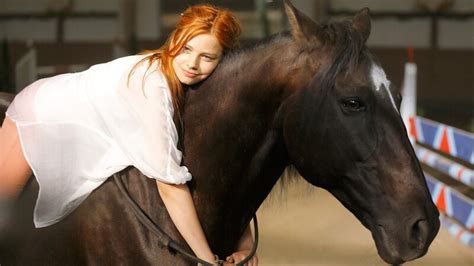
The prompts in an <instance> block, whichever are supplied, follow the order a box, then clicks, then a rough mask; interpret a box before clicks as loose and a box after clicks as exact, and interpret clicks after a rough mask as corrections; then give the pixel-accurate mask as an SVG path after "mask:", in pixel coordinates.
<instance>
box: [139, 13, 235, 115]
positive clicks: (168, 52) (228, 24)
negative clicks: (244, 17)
mask: <svg viewBox="0 0 474 266" xmlns="http://www.w3.org/2000/svg"><path fill="white" fill-rule="evenodd" d="M206 33H207V34H213V35H214V36H215V37H216V38H217V40H218V41H219V44H220V45H221V46H222V48H223V51H224V53H226V52H227V51H228V50H229V49H231V48H233V47H235V46H236V45H237V39H238V37H239V36H240V33H241V28H240V23H239V21H238V20H237V18H236V17H235V16H234V15H233V14H232V13H231V12H230V11H229V10H227V9H225V8H220V7H216V6H213V5H196V6H191V7H188V8H187V9H186V10H185V11H184V12H183V13H181V18H180V20H179V21H178V23H177V24H176V29H175V30H174V31H173V32H172V33H171V34H170V36H169V37H168V39H167V40H166V42H165V44H164V45H163V46H161V47H160V48H159V49H156V50H149V51H145V52H144V53H145V54H149V55H148V56H147V57H145V58H144V59H143V60H142V61H140V62H139V63H138V64H137V65H139V64H141V63H143V62H148V67H150V66H152V65H153V63H154V62H158V63H159V64H158V65H159V67H160V70H161V71H162V72H163V74H164V76H165V78H166V81H167V82H168V86H169V89H170V92H171V98H172V99H173V107H174V110H175V112H174V114H175V122H176V118H177V117H179V116H180V111H181V110H180V109H181V99H182V97H183V86H182V84H181V82H180V81H179V80H178V77H177V76H176V74H175V72H174V69H173V59H174V57H176V56H177V55H179V53H180V52H181V50H182V49H183V47H184V45H186V43H188V42H189V41H190V40H191V39H192V38H194V37H196V36H197V35H200V34H206ZM132 73H133V69H132V71H131V72H130V74H132Z"/></svg>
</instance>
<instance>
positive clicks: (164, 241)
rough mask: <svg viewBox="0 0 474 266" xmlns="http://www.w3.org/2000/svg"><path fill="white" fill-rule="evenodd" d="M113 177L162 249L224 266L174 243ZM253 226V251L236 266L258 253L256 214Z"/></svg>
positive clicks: (205, 262) (119, 181)
mask: <svg viewBox="0 0 474 266" xmlns="http://www.w3.org/2000/svg"><path fill="white" fill-rule="evenodd" d="M113 177H114V181H115V184H116V185H117V187H118V188H119V190H120V192H121V193H122V195H123V196H124V197H125V199H126V200H127V202H128V203H129V206H130V207H131V208H132V211H133V212H134V213H135V216H136V217H137V219H138V221H140V222H141V223H142V224H143V225H144V226H145V227H146V228H148V230H150V231H151V232H152V233H153V234H154V235H155V236H156V237H158V240H159V242H160V244H161V246H162V247H166V248H168V249H170V250H174V251H175V252H177V253H180V254H181V255H183V256H184V257H186V258H187V259H188V260H190V261H192V262H194V263H198V264H200V265H215V264H217V265H223V264H224V261H223V260H219V259H217V261H216V262H215V263H210V262H207V261H205V260H202V259H200V258H198V257H196V256H194V255H193V254H190V253H189V252H187V251H186V249H185V248H183V247H181V246H180V245H179V244H178V243H177V242H176V241H174V240H173V239H172V238H171V237H170V236H168V235H167V234H166V233H165V232H164V231H163V230H162V229H161V228H160V227H159V226H158V225H157V224H155V223H154V222H153V221H152V220H151V219H150V217H148V215H147V214H146V213H145V212H144V211H143V209H142V208H140V206H138V204H137V203H136V202H135V200H133V199H132V197H131V196H130V194H129V193H128V191H127V189H126V188H125V185H124V184H123V181H122V179H121V178H120V176H119V175H118V174H117V173H116V174H114V175H113ZM253 225H254V230H255V241H254V244H253V247H252V251H251V252H250V254H249V255H248V256H247V257H246V258H245V259H244V260H242V261H240V262H239V263H237V264H236V265H244V264H245V263H247V262H248V261H249V260H251V259H252V257H253V256H254V255H255V253H256V252H257V246H258V223H257V216H256V215H255V214H254V215H253Z"/></svg>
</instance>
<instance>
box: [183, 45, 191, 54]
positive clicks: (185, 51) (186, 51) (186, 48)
mask: <svg viewBox="0 0 474 266" xmlns="http://www.w3.org/2000/svg"><path fill="white" fill-rule="evenodd" d="M190 51H191V49H189V47H186V46H184V47H183V49H182V52H183V53H189V52H190Z"/></svg>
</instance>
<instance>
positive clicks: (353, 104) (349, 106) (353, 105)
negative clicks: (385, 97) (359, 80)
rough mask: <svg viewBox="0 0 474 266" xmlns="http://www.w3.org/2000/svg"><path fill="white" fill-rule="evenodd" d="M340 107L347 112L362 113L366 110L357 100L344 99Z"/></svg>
mask: <svg viewBox="0 0 474 266" xmlns="http://www.w3.org/2000/svg"><path fill="white" fill-rule="evenodd" d="M342 107H344V110H346V111H349V112H362V111H365V109H366V108H365V104H364V103H363V102H362V101H361V100H359V99H357V98H349V99H344V100H343V101H342Z"/></svg>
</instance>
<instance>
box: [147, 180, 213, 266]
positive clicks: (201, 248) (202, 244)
mask: <svg viewBox="0 0 474 266" xmlns="http://www.w3.org/2000/svg"><path fill="white" fill-rule="evenodd" d="M156 185H157V187H158V191H159V193H160V196H161V198H162V199H163V202H164V204H165V206H166V209H167V210H168V213H169V214H170V216H171V220H173V223H174V224H175V226H176V228H178V231H179V232H180V233H181V235H182V236H183V238H184V240H186V243H188V245H189V246H190V247H191V249H192V250H193V251H194V253H195V254H196V256H198V257H199V258H200V259H203V260H205V261H208V262H211V263H214V261H215V258H214V255H213V253H212V251H211V249H210V247H209V244H208V243H207V240H206V237H205V236H204V231H203V230H202V227H201V223H200V222H199V219H198V216H197V213H196V208H195V207H194V202H193V199H192V197H191V193H190V192H189V188H188V186H187V185H186V184H182V185H173V184H166V183H163V182H160V181H158V180H157V181H156Z"/></svg>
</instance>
